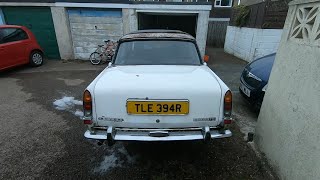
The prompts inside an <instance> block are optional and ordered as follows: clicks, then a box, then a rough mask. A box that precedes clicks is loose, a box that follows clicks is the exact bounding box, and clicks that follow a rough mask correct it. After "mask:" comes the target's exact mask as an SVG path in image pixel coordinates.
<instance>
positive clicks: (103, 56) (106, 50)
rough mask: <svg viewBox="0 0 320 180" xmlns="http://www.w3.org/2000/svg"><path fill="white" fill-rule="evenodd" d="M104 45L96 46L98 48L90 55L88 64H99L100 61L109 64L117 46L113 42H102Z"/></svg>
mask: <svg viewBox="0 0 320 180" xmlns="http://www.w3.org/2000/svg"><path fill="white" fill-rule="evenodd" d="M104 42H105V43H106V44H105V45H98V48H97V49H96V50H95V51H94V52H93V53H91V55H90V58H89V60H90V62H91V64H93V65H98V64H101V62H102V61H104V60H105V62H110V61H111V60H112V57H113V55H114V52H115V49H116V47H117V46H118V43H117V42H113V41H111V40H108V41H104Z"/></svg>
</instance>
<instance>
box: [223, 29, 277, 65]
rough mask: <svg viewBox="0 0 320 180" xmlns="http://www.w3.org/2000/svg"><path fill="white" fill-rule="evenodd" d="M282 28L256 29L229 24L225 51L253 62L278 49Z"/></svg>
mask: <svg viewBox="0 0 320 180" xmlns="http://www.w3.org/2000/svg"><path fill="white" fill-rule="evenodd" d="M281 34H282V30H281V29H255V28H239V27H235V26H228V28H227V35H226V40H225V45H224V50H225V52H227V53H229V54H232V55H234V56H236V57H238V58H241V59H243V60H245V61H247V62H251V61H253V60H255V59H257V58H260V57H263V56H266V55H269V54H271V53H274V52H276V51H277V49H278V46H279V42H280V38H281Z"/></svg>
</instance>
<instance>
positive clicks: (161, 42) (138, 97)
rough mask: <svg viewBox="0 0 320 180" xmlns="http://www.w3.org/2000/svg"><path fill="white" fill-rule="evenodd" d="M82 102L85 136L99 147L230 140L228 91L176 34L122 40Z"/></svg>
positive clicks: (192, 45) (189, 41) (191, 42)
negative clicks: (123, 142) (102, 143)
mask: <svg viewBox="0 0 320 180" xmlns="http://www.w3.org/2000/svg"><path fill="white" fill-rule="evenodd" d="M205 57H206V58H207V56H205ZM83 98H84V99H83V103H84V117H83V120H84V124H86V125H87V126H88V130H87V131H86V132H85V134H84V136H85V137H86V138H89V139H96V140H100V143H101V142H103V141H104V140H107V142H108V144H113V143H114V142H115V141H178V140H205V141H208V140H210V139H214V138H225V137H230V136H231V135H232V133H231V131H230V130H228V129H227V125H228V124H231V122H232V118H231V110H232V94H231V91H230V90H229V88H228V87H227V86H226V84H225V83H224V82H223V81H222V80H221V79H220V78H219V77H218V76H217V75H216V74H215V73H214V72H212V70H211V69H210V68H209V67H208V66H207V64H206V62H204V61H203V60H202V58H201V55H200V53H199V49H198V46H197V44H196V40H195V39H194V38H193V37H192V36H191V35H189V34H186V33H184V32H181V31H170V30H145V31H137V32H134V33H130V34H127V35H125V36H123V37H122V38H121V39H120V40H119V46H118V48H117V50H116V53H115V56H114V57H113V60H112V62H110V63H109V65H108V67H107V68H106V69H105V70H103V71H102V72H101V74H100V75H98V77H96V78H95V80H94V81H93V82H92V83H91V84H90V85H89V86H88V87H87V88H86V90H85V92H84V96H83Z"/></svg>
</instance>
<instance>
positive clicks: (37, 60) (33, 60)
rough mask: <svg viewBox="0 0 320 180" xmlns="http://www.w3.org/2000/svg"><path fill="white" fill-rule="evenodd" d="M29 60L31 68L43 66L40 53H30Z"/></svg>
mask: <svg viewBox="0 0 320 180" xmlns="http://www.w3.org/2000/svg"><path fill="white" fill-rule="evenodd" d="M29 59H30V65H31V66H34V67H38V66H41V65H42V64H43V54H42V52H40V51H32V53H31V54H30V57H29Z"/></svg>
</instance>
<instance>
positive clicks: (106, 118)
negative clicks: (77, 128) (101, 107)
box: [98, 116, 124, 122]
mask: <svg viewBox="0 0 320 180" xmlns="http://www.w3.org/2000/svg"><path fill="white" fill-rule="evenodd" d="M98 120H99V121H112V122H123V121H124V120H123V119H122V118H109V117H104V116H102V117H99V118H98Z"/></svg>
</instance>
